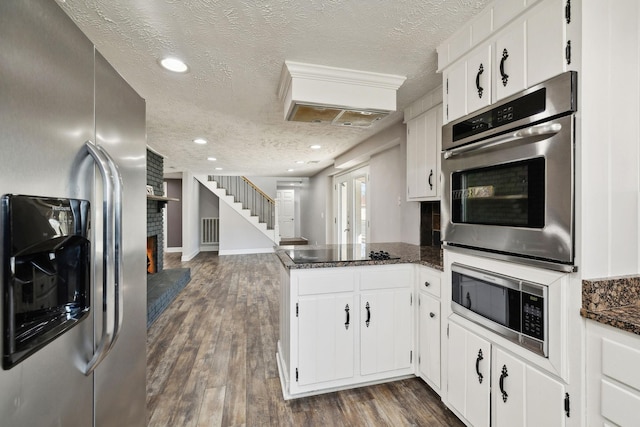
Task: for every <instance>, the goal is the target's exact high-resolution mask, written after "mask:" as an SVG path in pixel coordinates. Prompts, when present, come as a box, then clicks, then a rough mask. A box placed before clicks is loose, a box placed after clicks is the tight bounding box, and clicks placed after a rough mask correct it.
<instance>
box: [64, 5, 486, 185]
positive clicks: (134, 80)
mask: <svg viewBox="0 0 640 427" xmlns="http://www.w3.org/2000/svg"><path fill="white" fill-rule="evenodd" d="M59 3H60V5H61V6H62V8H63V9H64V10H65V11H66V12H67V14H69V16H71V18H72V19H73V20H74V21H75V22H76V23H77V24H78V25H79V26H80V28H81V29H82V30H83V31H84V32H85V34H87V36H88V37H89V38H90V39H91V40H92V41H93V42H94V44H95V45H96V46H97V48H98V50H99V51H100V52H101V53H102V54H103V55H104V56H105V58H107V60H109V61H110V62H111V63H112V64H113V66H114V67H115V68H116V69H117V70H118V71H119V72H120V74H122V76H123V77H124V78H125V79H126V80H127V81H128V82H129V83H130V84H131V85H132V86H133V87H134V89H136V90H137V91H138V93H139V94H140V95H141V96H142V97H143V98H145V99H146V101H147V143H148V145H149V146H150V147H152V148H153V149H154V150H156V151H158V152H159V153H160V154H162V155H165V156H166V159H165V172H177V171H184V170H190V171H192V172H194V173H207V172H208V173H214V170H213V168H214V167H221V168H223V169H222V171H217V172H215V173H224V174H245V175H264V176H285V175H295V176H311V175H313V174H315V173H316V172H318V171H320V170H321V169H324V168H325V167H327V166H330V165H332V164H333V159H334V158H335V157H337V156H338V155H339V154H342V153H344V152H345V151H347V150H348V149H350V148H351V147H353V146H354V145H357V144H358V143H359V142H361V141H363V140H365V139H366V138H368V137H370V136H371V135H373V134H375V133H377V132H379V131H380V130H382V129H384V128H385V127H387V126H389V125H391V124H393V123H396V122H398V121H400V120H401V119H402V110H403V108H405V107H406V106H408V105H409V104H411V102H413V101H414V100H416V99H417V98H419V97H420V96H422V95H423V94H425V93H426V92H427V91H429V90H431V89H433V88H435V87H437V86H438V85H439V84H441V75H440V74H437V73H436V67H437V57H436V52H435V48H436V46H437V45H438V44H440V43H441V42H442V41H443V40H444V39H446V38H447V37H448V36H449V35H451V34H452V33H453V32H454V31H455V30H456V29H457V28H459V27H460V26H461V24H462V23H464V22H465V21H467V20H468V19H469V18H470V17H471V16H473V15H475V14H476V13H478V12H479V11H480V10H481V9H482V8H483V7H484V6H485V5H486V4H487V3H488V0H411V1H406V0H404V1H403V0H268V1H259V0H255V1H250V0H227V1H221V0H66V1H64V0H59ZM165 56H174V57H178V58H181V59H183V60H184V61H185V62H186V63H187V64H188V65H189V71H188V72H187V73H184V74H174V73H170V72H168V71H166V70H164V69H162V68H161V67H160V66H159V65H158V61H159V59H161V58H162V57H165ZM285 60H291V61H298V62H304V63H310V64H316V65H327V66H332V67H339V68H347V69H354V70H362V71H371V72H377V73H385V74H396V75H402V76H406V77H407V80H406V82H405V83H404V84H403V85H402V86H401V87H400V89H399V90H398V97H397V105H398V112H396V113H393V114H391V115H390V116H388V117H387V118H385V119H383V120H381V121H380V122H378V123H377V124H376V125H374V126H373V127H371V128H369V129H354V128H345V127H335V126H330V125H325V124H314V123H295V122H286V121H284V119H283V114H284V113H283V105H282V102H281V101H280V100H279V99H278V96H277V90H278V83H279V78H280V73H281V70H282V66H283V64H284V61H285ZM197 137H202V138H206V139H207V140H208V141H209V143H208V144H206V145H196V144H194V143H193V142H192V141H193V139H194V138H197ZM313 144H319V145H321V146H322V149H320V150H316V151H314V150H311V149H310V148H309V146H310V145H313ZM209 156H213V157H215V158H217V161H215V162H210V161H207V157H209ZM297 161H304V162H305V164H297V163H296V162H297ZM308 162H317V163H311V164H309V163H308ZM288 169H295V170H294V171H293V172H287V170H288Z"/></svg>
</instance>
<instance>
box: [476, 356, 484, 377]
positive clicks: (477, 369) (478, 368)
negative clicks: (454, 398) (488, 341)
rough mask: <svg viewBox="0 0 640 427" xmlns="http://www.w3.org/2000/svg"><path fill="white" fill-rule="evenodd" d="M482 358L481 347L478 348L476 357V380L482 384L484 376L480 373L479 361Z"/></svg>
mask: <svg viewBox="0 0 640 427" xmlns="http://www.w3.org/2000/svg"><path fill="white" fill-rule="evenodd" d="M483 360H484V357H483V356H482V349H480V350H478V357H477V358H476V374H478V382H479V383H480V384H482V379H483V378H484V376H483V375H482V374H481V373H480V362H482V361H483Z"/></svg>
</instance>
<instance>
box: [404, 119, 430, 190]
mask: <svg viewBox="0 0 640 427" xmlns="http://www.w3.org/2000/svg"><path fill="white" fill-rule="evenodd" d="M430 131H432V129H429V113H428V112H427V113H424V114H421V115H419V116H418V117H416V118H414V119H411V120H409V122H408V123H407V195H408V196H407V197H408V198H409V199H419V198H424V197H426V196H427V186H428V184H427V177H426V174H425V167H426V163H427V156H428V152H427V145H428V139H429V137H430V134H429V132H430Z"/></svg>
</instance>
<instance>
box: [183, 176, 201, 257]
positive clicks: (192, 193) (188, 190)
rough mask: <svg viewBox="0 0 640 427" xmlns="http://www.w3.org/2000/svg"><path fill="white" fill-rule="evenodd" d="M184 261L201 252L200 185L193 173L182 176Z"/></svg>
mask: <svg viewBox="0 0 640 427" xmlns="http://www.w3.org/2000/svg"><path fill="white" fill-rule="evenodd" d="M182 196H183V201H182V261H189V260H191V259H192V258H193V257H195V256H196V255H197V254H198V253H199V252H200V234H199V233H200V208H199V206H200V183H199V182H198V181H197V180H196V179H195V178H194V176H193V174H192V173H191V172H184V173H183V176H182Z"/></svg>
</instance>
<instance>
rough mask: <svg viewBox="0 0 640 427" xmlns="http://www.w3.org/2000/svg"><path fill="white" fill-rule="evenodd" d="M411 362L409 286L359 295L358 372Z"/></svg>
mask: <svg viewBox="0 0 640 427" xmlns="http://www.w3.org/2000/svg"><path fill="white" fill-rule="evenodd" d="M410 366H411V290H410V289H402V290H388V291H377V292H367V293H363V294H362V295H361V296H360V374H361V375H370V374H375V373H379V372H385V371H393V370H397V369H402V368H409V367H410Z"/></svg>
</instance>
